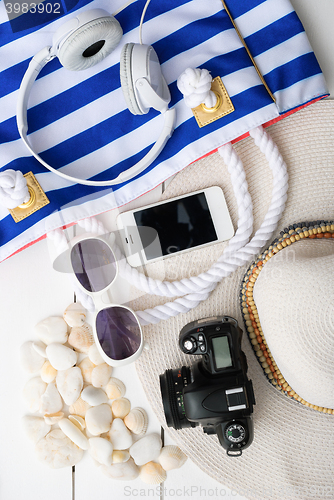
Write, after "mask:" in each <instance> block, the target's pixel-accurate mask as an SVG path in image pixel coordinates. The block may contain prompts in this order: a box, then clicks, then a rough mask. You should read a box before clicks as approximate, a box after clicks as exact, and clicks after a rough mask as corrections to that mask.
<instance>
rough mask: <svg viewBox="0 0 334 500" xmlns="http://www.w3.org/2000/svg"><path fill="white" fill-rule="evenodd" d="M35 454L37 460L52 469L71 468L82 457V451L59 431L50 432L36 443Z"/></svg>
mask: <svg viewBox="0 0 334 500" xmlns="http://www.w3.org/2000/svg"><path fill="white" fill-rule="evenodd" d="M36 453H37V457H38V459H39V460H41V461H42V462H44V463H46V464H47V465H49V466H50V467H52V468H53V469H59V468H61V467H72V466H73V465H76V464H77V463H78V462H80V460H81V458H82V456H83V450H82V449H81V448H79V447H78V446H77V445H76V444H74V443H73V442H72V441H71V440H70V439H69V438H68V437H67V436H65V434H64V433H63V431H62V430H61V429H54V430H52V431H50V432H49V433H48V434H47V435H46V436H45V437H44V438H42V439H41V440H40V441H38V443H37V445H36Z"/></svg>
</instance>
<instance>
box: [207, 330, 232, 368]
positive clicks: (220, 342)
mask: <svg viewBox="0 0 334 500" xmlns="http://www.w3.org/2000/svg"><path fill="white" fill-rule="evenodd" d="M212 350H213V355H214V359H215V364H216V368H217V370H221V369H222V368H228V367H230V366H232V358H231V352H230V346H229V343H228V337H227V336H223V337H214V338H213V339H212Z"/></svg>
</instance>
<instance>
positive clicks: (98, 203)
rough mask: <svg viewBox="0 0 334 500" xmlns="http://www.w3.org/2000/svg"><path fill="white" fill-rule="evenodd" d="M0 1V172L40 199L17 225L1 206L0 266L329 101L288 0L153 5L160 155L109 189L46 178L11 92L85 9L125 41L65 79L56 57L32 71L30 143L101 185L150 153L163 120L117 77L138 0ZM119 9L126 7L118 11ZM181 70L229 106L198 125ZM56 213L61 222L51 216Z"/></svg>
mask: <svg viewBox="0 0 334 500" xmlns="http://www.w3.org/2000/svg"><path fill="white" fill-rule="evenodd" d="M122 2H124V0H121V1H119V0H118V1H115V2H113V3H112V5H111V2H109V1H108V2H107V1H106V0H93V1H90V0H64V1H62V2H60V1H59V2H58V1H55V0H45V1H44V2H42V3H40V4H35V3H31V2H29V0H28V2H27V3H22V2H21V1H20V2H16V3H15V2H14V1H13V0H10V1H6V0H4V1H3V2H0V23H1V24H0V65H1V73H0V79H1V85H0V162H1V163H0V171H1V172H6V171H7V170H13V171H20V172H22V173H23V174H28V173H29V172H32V173H33V174H34V176H35V178H36V180H37V181H38V183H39V185H40V187H41V188H42V190H43V191H44V193H45V195H46V197H47V199H48V203H46V204H44V206H43V207H42V208H40V209H39V210H36V211H32V213H31V214H30V215H29V216H28V217H26V218H23V219H22V220H19V221H15V220H14V219H13V216H12V214H11V213H9V211H8V209H7V208H5V207H0V219H1V223H0V261H2V260H4V259H6V258H7V257H9V256H10V255H12V254H14V253H16V252H18V251H20V250H22V249H23V248H25V247H27V246H29V245H31V244H32V243H34V242H35V241H38V240H39V239H41V238H43V237H44V236H45V234H46V232H47V230H51V229H55V228H56V227H57V225H59V221H60V220H61V224H62V225H63V226H67V225H70V224H72V223H75V222H76V221H78V220H79V219H83V218H86V217H89V216H93V215H97V214H99V213H102V212H105V211H107V210H110V209H113V208H115V207H118V206H123V205H125V204H126V203H128V202H130V201H132V200H134V199H136V198H138V197H139V196H141V195H142V194H144V193H146V192H148V191H150V190H152V189H153V188H155V187H156V186H158V185H159V184H161V183H162V182H163V181H164V180H166V179H167V178H169V177H171V176H173V175H174V174H176V173H177V172H178V171H180V170H181V169H183V168H185V167H186V166H187V165H189V164H190V163H192V162H194V161H195V160H197V159H199V158H201V157H203V156H205V155H209V154H210V153H212V152H214V151H216V150H217V148H218V147H220V146H222V145H223V144H226V143H227V142H235V141H237V140H240V139H242V138H244V137H245V136H247V134H248V131H249V130H251V129H253V128H255V127H257V126H259V125H263V126H267V125H269V124H271V123H273V122H275V121H277V120H279V119H281V118H283V117H284V116H286V115H287V114H289V113H292V112H295V111H296V110H298V109H299V108H300V107H303V106H306V105H308V104H310V103H312V102H314V101H316V100H318V99H321V98H323V97H325V96H326V95H328V91H327V88H326V83H325V81H324V78H323V75H322V73H321V69H320V67H319V65H318V63H317V60H316V57H315V55H314V53H313V51H312V48H311V46H310V44H309V41H308V39H307V36H306V33H305V31H304V29H303V26H302V24H301V22H300V20H299V19H298V17H297V15H296V13H295V11H294V9H293V8H292V6H291V4H290V2H289V1H288V0H226V2H222V1H221V0H208V1H205V2H203V0H169V1H168V2H161V1H158V0H152V1H151V2H150V4H149V6H148V8H147V10H146V12H145V16H144V18H143V23H142V39H143V43H144V44H147V45H152V46H153V48H154V50H155V52H156V53H157V55H158V58H159V61H160V65H161V70H162V74H163V76H164V78H165V80H166V82H167V84H168V87H169V91H170V94H171V101H170V103H169V108H171V109H175V128H174V132H173V134H172V136H171V138H170V139H169V140H168V141H167V144H166V145H165V147H164V148H163V149H162V151H161V152H160V154H159V155H158V156H157V158H156V159H155V160H154V161H153V162H152V163H151V164H150V165H149V166H148V167H147V168H145V169H144V170H143V171H142V172H140V173H139V174H138V175H136V176H135V177H133V178H132V179H130V180H127V181H126V182H120V183H119V184H116V185H113V186H102V187H101V186H87V185H83V184H80V183H77V182H71V181H68V180H66V179H64V178H62V177H60V176H58V175H56V174H55V173H53V172H51V171H48V170H47V169H46V168H45V167H44V166H43V165H42V164H41V163H40V162H38V161H37V159H36V158H35V157H34V156H33V155H32V154H31V152H30V151H29V150H28V149H27V148H26V146H25V145H24V143H23V141H22V139H21V137H20V135H19V132H18V128H17V122H16V106H17V100H18V92H19V87H20V84H21V81H22V78H23V76H24V74H25V72H26V70H27V68H28V65H29V62H30V60H31V58H32V57H33V56H34V55H35V54H37V53H38V52H39V51H40V50H41V49H43V48H44V47H48V46H50V45H52V37H53V34H54V32H55V31H56V30H57V29H58V28H59V27H60V26H61V25H62V24H63V23H65V22H66V21H67V20H70V19H71V18H74V17H75V16H76V15H77V14H78V13H81V12H84V11H87V10H89V9H104V10H106V11H108V12H110V14H112V13H115V12H116V11H118V10H119V12H118V13H116V14H115V18H116V19H117V20H118V22H119V24H120V26H121V28H122V31H123V35H122V37H121V40H120V42H119V44H118V45H117V47H116V48H115V49H114V50H113V51H112V52H111V53H110V54H109V55H108V56H107V57H105V58H104V59H103V60H102V61H101V62H99V63H98V64H96V65H95V66H92V67H90V68H88V69H85V70H83V71H69V70H68V69H66V68H64V67H63V66H62V65H61V63H60V61H59V59H58V58H57V57H56V58H54V59H53V60H52V61H50V62H49V63H48V64H46V65H45V66H44V67H43V69H42V70H41V71H40V73H39V75H38V77H37V79H36V82H35V83H34V85H33V86H32V88H31V91H30V97H29V102H28V123H29V127H28V137H29V141H30V143H31V144H33V147H34V150H35V151H37V152H38V154H39V155H40V157H41V158H42V159H43V160H44V161H45V162H47V163H48V164H50V165H52V167H53V168H55V169H57V170H59V171H60V172H64V173H67V174H68V175H71V176H74V177H77V178H80V179H93V180H97V181H105V180H109V179H113V178H115V177H117V176H118V175H119V174H120V173H122V172H126V171H127V170H128V169H129V168H130V167H132V166H133V165H134V164H136V163H137V162H138V161H139V160H140V159H141V158H142V157H143V156H144V155H145V154H146V153H147V151H148V150H149V149H150V148H151V147H152V144H154V142H155V141H156V140H157V137H158V136H159V131H160V130H161V128H162V121H161V120H163V118H162V117H161V114H160V113H159V112H158V111H156V110H155V109H153V108H151V109H150V110H149V112H148V113H147V114H143V115H140V116H138V115H133V114H131V113H130V111H129V110H128V108H127V103H126V101H125V99H124V96H123V93H122V89H121V81H120V58H121V53H122V48H123V46H124V45H125V44H127V43H138V41H139V33H140V29H139V26H140V19H141V17H142V14H143V10H144V7H145V0H136V1H134V2H133V3H129V4H128V5H126V6H122ZM122 7H123V8H122ZM187 68H204V69H206V70H208V71H209V72H210V75H211V76H212V78H216V77H220V79H221V82H222V83H223V85H224V92H226V95H228V97H229V102H230V103H231V109H230V110H229V112H227V113H225V114H223V115H222V116H221V117H219V119H217V120H209V121H208V123H206V124H205V126H199V124H198V121H197V120H196V119H195V116H194V112H193V110H192V109H190V108H189V107H187V106H186V105H185V102H184V98H183V95H182V93H181V92H180V90H179V88H178V85H177V80H178V78H179V76H180V75H181V74H182V73H183V72H184V71H185V70H186V69H187ZM60 213H61V217H59V214H60Z"/></svg>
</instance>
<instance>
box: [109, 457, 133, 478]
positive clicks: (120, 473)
mask: <svg viewBox="0 0 334 500" xmlns="http://www.w3.org/2000/svg"><path fill="white" fill-rule="evenodd" d="M100 470H101V471H102V472H103V473H104V474H105V475H106V476H108V477H110V478H112V479H121V480H122V481H131V480H132V479H136V478H137V477H138V476H139V469H138V467H137V466H136V464H135V463H134V461H133V460H132V458H130V459H129V460H127V461H126V462H122V463H118V464H111V465H110V466H109V467H108V466H106V465H101V467H100Z"/></svg>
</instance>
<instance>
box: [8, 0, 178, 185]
mask: <svg viewBox="0 0 334 500" xmlns="http://www.w3.org/2000/svg"><path fill="white" fill-rule="evenodd" d="M122 35H123V30H122V28H121V25H120V24H119V22H118V21H117V19H115V17H113V16H111V15H110V14H109V13H108V12H106V11H105V10H102V9H93V10H88V11H85V12H81V13H79V14H77V16H76V17H74V18H72V19H70V20H69V21H67V22H66V23H65V24H63V25H62V26H60V28H58V30H57V31H56V32H55V34H54V37H53V43H52V46H51V47H45V48H44V49H42V50H41V51H39V52H38V53H37V54H36V55H35V56H34V57H33V58H32V60H31V61H30V63H29V66H28V69H27V71H26V73H25V75H24V77H23V79H22V82H21V85H20V89H19V95H18V102H17V111H16V121H17V127H18V130H19V133H20V136H21V138H22V140H23V142H24V144H25V145H26V146H27V148H28V149H29V151H30V152H31V154H32V155H33V156H34V157H35V158H36V159H37V160H38V161H39V162H40V163H41V164H42V165H44V167H46V168H47V169H48V170H50V171H51V172H54V173H55V174H57V175H60V176H61V177H63V178H64V179H67V180H70V181H72V182H76V183H79V184H85V185H87V186H111V185H113V184H120V183H122V182H125V181H128V180H129V179H132V178H133V177H134V176H136V175H138V174H139V173H140V172H142V171H143V170H145V169H146V168H147V167H148V166H149V165H150V164H151V163H152V162H153V161H154V160H155V159H156V158H157V156H158V155H159V154H160V152H161V151H162V149H163V148H164V146H165V144H166V143H167V141H168V139H169V138H170V137H171V135H172V133H173V130H174V125H175V109H174V108H173V109H169V108H168V104H169V102H170V99H171V97H170V92H169V89H168V85H167V83H166V81H165V79H164V77H163V75H162V72H161V68H160V63H159V59H158V56H157V54H156V52H155V50H154V49H153V47H151V46H149V45H143V44H135V43H128V44H126V45H125V46H124V47H123V50H122V54H121V61H120V78H121V86H122V90H123V94H124V98H125V101H126V104H127V106H128V109H129V111H130V112H131V113H132V114H134V115H142V114H146V113H148V111H149V109H150V108H154V109H156V110H157V111H160V113H162V114H163V115H164V126H163V129H162V131H161V133H160V136H159V138H158V140H157V141H156V142H155V144H154V145H153V146H152V148H151V149H150V150H149V152H148V153H147V154H146V155H145V156H144V157H143V158H142V159H141V160H140V161H139V162H138V163H136V164H135V165H133V166H132V167H131V168H129V169H128V170H127V171H126V172H123V173H121V174H120V175H119V176H118V177H117V178H116V179H113V180H109V181H90V180H84V179H77V178H76V177H72V176H70V175H67V174H64V173H63V172H60V171H58V170H57V169H55V168H53V167H51V166H50V165H49V164H48V163H46V162H45V161H44V160H43V159H42V158H41V157H40V156H39V155H38V154H37V153H36V152H35V151H34V150H33V148H32V145H31V144H30V142H29V140H28V137H27V131H28V121H27V107H28V100H29V95H30V91H31V88H32V86H33V84H34V82H35V80H36V78H37V76H38V74H39V72H40V71H41V69H42V68H43V67H44V66H45V65H46V64H47V63H48V62H49V61H51V60H52V59H54V58H55V57H58V59H59V61H60V62H61V64H62V65H63V66H64V68H66V69H68V70H71V71H81V70H83V69H87V68H89V67H91V66H94V65H95V64H97V63H98V62H100V61H102V59H104V58H105V57H106V56H107V55H109V54H110V53H111V52H112V51H113V50H114V49H115V48H116V47H117V45H118V44H119V42H120V40H121V38H122Z"/></svg>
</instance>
